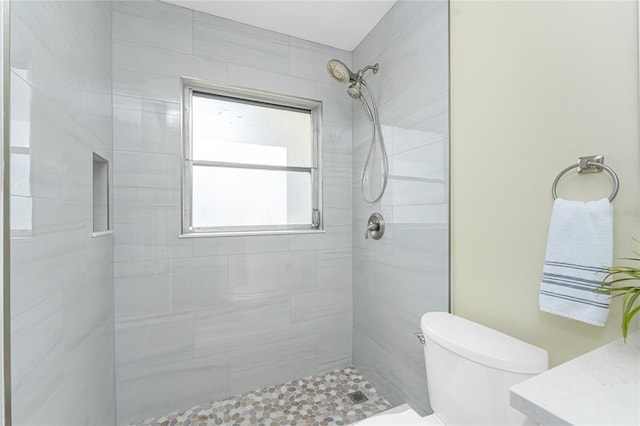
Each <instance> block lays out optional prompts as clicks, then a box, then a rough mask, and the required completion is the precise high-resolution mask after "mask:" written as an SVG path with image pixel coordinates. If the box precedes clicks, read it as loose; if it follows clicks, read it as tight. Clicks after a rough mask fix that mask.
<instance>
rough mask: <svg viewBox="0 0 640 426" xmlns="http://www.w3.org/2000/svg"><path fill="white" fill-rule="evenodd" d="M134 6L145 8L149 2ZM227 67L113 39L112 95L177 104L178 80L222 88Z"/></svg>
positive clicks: (194, 57) (219, 63) (203, 59)
mask: <svg viewBox="0 0 640 426" xmlns="http://www.w3.org/2000/svg"><path fill="white" fill-rule="evenodd" d="M128 3H129V4H135V3H136V2H135V1H134V2H128ZM137 3H140V4H147V3H150V1H149V0H143V1H140V2H137ZM170 7H173V6H170ZM114 34H115V33H114ZM126 36H127V34H126V33H124V34H122V38H123V39H125V40H126ZM227 66H228V65H227V63H225V62H222V61H219V60H215V59H210V58H204V57H199V56H194V55H190V54H186V53H179V52H175V51H171V50H166V49H162V48H156V47H150V46H144V45H140V44H135V43H131V42H129V41H124V40H120V39H115V40H114V41H113V76H114V81H113V92H114V94H117V95H124V96H135V97H144V98H145V99H147V100H151V99H153V100H162V101H167V102H174V103H179V102H180V76H185V77H191V78H198V79H204V80H208V81H212V82H216V83H220V84H225V83H226V81H227Z"/></svg>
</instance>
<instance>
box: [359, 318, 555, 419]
mask: <svg viewBox="0 0 640 426" xmlns="http://www.w3.org/2000/svg"><path fill="white" fill-rule="evenodd" d="M420 328H421V329H422V333H423V334H424V340H425V343H424V358H425V364H426V370H427V383H428V387H429V399H430V401H431V407H432V409H433V411H434V413H433V414H431V415H429V416H426V417H420V416H419V415H418V413H416V412H415V411H414V410H413V409H411V407H409V406H408V405H407V404H403V405H400V406H399V407H395V408H392V409H391V410H388V411H385V412H383V413H380V414H378V415H376V416H373V417H370V418H368V419H365V420H363V421H362V422H360V423H357V425H358V426H373V425H394V426H410V425H469V426H471V425H473V426H478V425H492V426H495V425H509V426H513V425H534V424H535V423H534V422H533V421H532V420H531V419H529V418H528V417H526V416H525V415H524V414H522V413H520V412H519V411H517V410H516V409H514V408H512V407H511V406H510V405H509V388H510V387H511V386H513V385H515V384H516V383H519V382H521V381H523V380H525V379H528V378H530V377H533V376H535V375H537V374H539V373H541V372H543V371H545V370H546V369H547V368H548V354H547V351H545V350H544V349H541V348H538V347H536V346H533V345H530V344H528V343H525V342H523V341H521V340H518V339H516V338H514V337H511V336H508V335H506V334H503V333H500V332H499V331H496V330H493V329H491V328H488V327H485V326H483V325H480V324H477V323H474V322H472V321H469V320H466V319H464V318H460V317H457V316H455V315H452V314H449V313H447V312H428V313H426V314H424V315H423V316H422V319H421V321H420Z"/></svg>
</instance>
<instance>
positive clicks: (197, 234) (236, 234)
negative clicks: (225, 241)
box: [178, 229, 326, 238]
mask: <svg viewBox="0 0 640 426" xmlns="http://www.w3.org/2000/svg"><path fill="white" fill-rule="evenodd" d="M325 232H326V231H325V230H324V229H293V230H292V229H289V230H282V231H246V232H243V231H234V232H193V233H190V234H180V235H178V238H210V237H248V236H262V235H298V234H324V233H325Z"/></svg>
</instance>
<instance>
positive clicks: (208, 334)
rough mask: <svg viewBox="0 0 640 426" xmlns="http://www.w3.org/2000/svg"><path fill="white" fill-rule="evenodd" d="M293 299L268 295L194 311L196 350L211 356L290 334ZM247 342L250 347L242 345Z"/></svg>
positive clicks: (199, 354) (279, 339)
mask: <svg viewBox="0 0 640 426" xmlns="http://www.w3.org/2000/svg"><path fill="white" fill-rule="evenodd" d="M290 317H291V299H290V297H289V296H279V297H269V298H262V299H255V300H251V301H241V302H232V303H229V304H226V305H224V306H216V307H215V308H209V309H199V310H197V311H196V312H195V351H196V355H197V356H208V355H210V354H217V353H221V352H227V351H229V350H233V349H236V350H237V349H238V348H239V347H243V348H247V346H253V345H256V344H267V343H270V342H277V341H286V340H287V339H288V338H289V337H290V336H291V324H290V322H289V319H290ZM243 343H246V345H247V346H242V344H243Z"/></svg>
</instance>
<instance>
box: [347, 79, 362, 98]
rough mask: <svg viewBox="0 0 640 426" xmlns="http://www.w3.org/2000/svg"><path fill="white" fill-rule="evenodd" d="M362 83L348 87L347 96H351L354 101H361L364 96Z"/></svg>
mask: <svg viewBox="0 0 640 426" xmlns="http://www.w3.org/2000/svg"><path fill="white" fill-rule="evenodd" d="M360 87H361V86H360V82H358V81H356V82H355V83H353V84H352V85H351V86H349V87H347V94H348V95H349V96H351V97H352V98H353V99H360V96H362V91H361V90H360Z"/></svg>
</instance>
